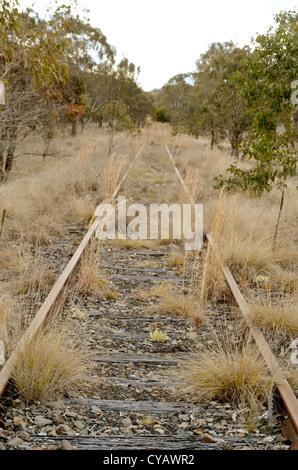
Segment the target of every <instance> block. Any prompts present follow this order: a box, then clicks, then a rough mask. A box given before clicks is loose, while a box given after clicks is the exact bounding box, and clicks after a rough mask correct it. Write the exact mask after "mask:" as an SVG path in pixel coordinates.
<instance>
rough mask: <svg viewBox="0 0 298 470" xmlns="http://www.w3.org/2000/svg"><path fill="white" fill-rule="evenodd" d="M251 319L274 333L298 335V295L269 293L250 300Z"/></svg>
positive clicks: (290, 335)
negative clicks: (273, 294)
mask: <svg viewBox="0 0 298 470" xmlns="http://www.w3.org/2000/svg"><path fill="white" fill-rule="evenodd" d="M249 306H250V315H251V319H252V320H253V321H254V322H255V323H256V324H257V325H258V326H259V327H260V328H262V329H265V330H270V331H271V332H273V333H274V334H276V333H277V334H278V333H279V332H282V333H285V334H286V335H287V336H289V337H290V338H291V337H293V338H295V337H297V336H298V297H297V295H294V296H291V297H289V296H287V297H285V296H284V295H283V294H281V295H280V296H278V295H275V296H272V294H270V293H267V295H266V296H265V297H262V298H260V299H259V300H257V299H255V298H254V299H251V300H250V301H249Z"/></svg>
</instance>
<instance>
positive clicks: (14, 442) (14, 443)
mask: <svg viewBox="0 0 298 470" xmlns="http://www.w3.org/2000/svg"><path fill="white" fill-rule="evenodd" d="M6 445H7V446H8V447H20V446H24V445H26V443H25V442H24V441H23V439H20V438H19V437H14V438H13V439H10V440H9V441H7V444H6Z"/></svg>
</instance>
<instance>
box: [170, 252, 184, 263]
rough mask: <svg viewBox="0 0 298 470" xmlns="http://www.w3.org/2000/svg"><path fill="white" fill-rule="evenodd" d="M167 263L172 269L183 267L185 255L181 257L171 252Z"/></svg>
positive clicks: (177, 253)
mask: <svg viewBox="0 0 298 470" xmlns="http://www.w3.org/2000/svg"><path fill="white" fill-rule="evenodd" d="M169 262H170V265H171V266H173V267H176V266H183V264H184V262H185V255H183V254H182V253H180V252H179V251H172V252H171V253H170V254H169Z"/></svg>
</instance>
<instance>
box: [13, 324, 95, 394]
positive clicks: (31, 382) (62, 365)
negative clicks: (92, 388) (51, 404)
mask: <svg viewBox="0 0 298 470" xmlns="http://www.w3.org/2000/svg"><path fill="white" fill-rule="evenodd" d="M89 362H90V358H89V355H88V353H87V351H86V350H85V349H84V348H83V347H80V348H78V347H76V348H74V347H73V346H72V344H70V341H69V338H68V335H67V328H66V326H62V327H61V325H58V326H57V325H56V326H54V325H52V326H51V328H46V329H45V330H42V331H40V332H39V333H38V334H37V335H36V337H35V338H34V339H32V340H31V341H30V342H26V344H25V345H24V347H23V348H22V349H19V350H18V351H17V360H16V366H15V368H14V370H13V373H12V380H13V384H14V386H15V387H16V389H17V392H18V395H19V396H20V397H21V398H22V399H23V400H24V401H25V402H26V403H33V402H35V401H40V402H43V401H45V400H53V399H55V398H57V397H59V396H61V395H65V394H67V395H72V394H74V393H76V392H78V391H79V390H80V389H81V388H82V387H83V388H84V387H86V382H87V381H88V364H89Z"/></svg>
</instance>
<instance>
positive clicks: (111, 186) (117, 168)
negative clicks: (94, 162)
mask: <svg viewBox="0 0 298 470" xmlns="http://www.w3.org/2000/svg"><path fill="white" fill-rule="evenodd" d="M125 162H126V156H125V155H120V156H119V157H117V156H116V155H115V154H113V155H111V156H110V158H109V160H108V161H107V163H106V166H105V169H104V194H105V199H110V198H111V197H112V195H113V193H114V191H115V190H116V188H117V185H118V182H119V180H120V175H121V172H122V169H123V167H124V165H125Z"/></svg>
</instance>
